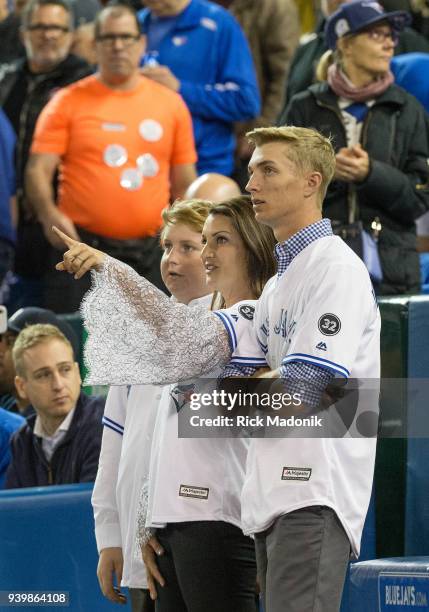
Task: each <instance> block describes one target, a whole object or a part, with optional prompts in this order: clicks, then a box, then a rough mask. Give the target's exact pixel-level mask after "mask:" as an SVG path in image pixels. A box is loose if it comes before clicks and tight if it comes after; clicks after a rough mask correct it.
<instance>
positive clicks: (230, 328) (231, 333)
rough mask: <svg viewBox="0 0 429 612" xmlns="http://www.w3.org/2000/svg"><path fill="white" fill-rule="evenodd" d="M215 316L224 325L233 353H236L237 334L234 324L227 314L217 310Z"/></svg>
mask: <svg viewBox="0 0 429 612" xmlns="http://www.w3.org/2000/svg"><path fill="white" fill-rule="evenodd" d="M213 314H215V315H217V316H218V317H219V319H220V320H221V321H222V323H223V324H224V326H225V329H226V331H227V332H228V338H229V344H230V347H231V352H234V351H235V349H236V348H237V334H236V333H235V328H234V322H233V321H232V320H231V318H230V317H229V316H228V315H227V314H226V313H225V312H222V311H220V310H215V311H214V313H213Z"/></svg>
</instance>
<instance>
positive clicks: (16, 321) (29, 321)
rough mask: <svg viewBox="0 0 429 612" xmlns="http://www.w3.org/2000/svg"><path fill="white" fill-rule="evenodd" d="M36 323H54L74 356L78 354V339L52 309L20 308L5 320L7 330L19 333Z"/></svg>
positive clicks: (70, 327)
mask: <svg viewBox="0 0 429 612" xmlns="http://www.w3.org/2000/svg"><path fill="white" fill-rule="evenodd" d="M37 323H42V324H44V325H45V324H49V325H55V327H58V329H59V330H60V331H62V333H63V334H64V335H65V337H66V338H67V340H68V341H69V342H70V344H71V345H72V348H73V354H74V356H75V358H77V357H78V355H79V341H78V339H77V336H76V334H75V332H74V330H73V328H72V326H71V325H69V324H68V323H67V322H66V321H63V320H62V319H60V318H59V317H58V316H57V315H56V314H55V313H54V312H53V311H52V310H47V309H45V308H36V307H33V306H31V307H28V308H20V309H19V310H17V311H16V312H15V313H14V314H13V315H12V316H11V317H9V319H8V321H7V328H8V330H9V331H12V332H15V333H16V334H19V332H20V331H21V330H23V329H24V327H27V326H28V325H36V324H37Z"/></svg>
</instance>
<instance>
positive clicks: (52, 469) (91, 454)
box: [5, 393, 105, 489]
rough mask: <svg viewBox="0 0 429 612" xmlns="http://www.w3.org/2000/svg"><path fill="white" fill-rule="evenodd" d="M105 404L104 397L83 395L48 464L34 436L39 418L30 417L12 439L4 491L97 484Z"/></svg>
mask: <svg viewBox="0 0 429 612" xmlns="http://www.w3.org/2000/svg"><path fill="white" fill-rule="evenodd" d="M104 403H105V400H104V398H101V397H88V396H87V395H85V394H84V393H81V394H80V396H79V399H78V401H77V404H76V410H75V413H74V415H73V419H72V422H71V423H70V428H69V430H68V431H67V433H66V435H65V437H64V438H63V440H62V441H61V442H60V443H59V444H58V446H57V447H56V449H55V451H54V454H53V455H52V458H51V461H50V462H49V463H48V461H47V460H46V457H45V455H44V453H43V450H42V444H41V439H40V438H38V437H37V436H35V435H34V434H33V429H34V424H35V422H36V415H34V416H32V417H29V418H28V419H27V423H26V424H25V425H24V426H23V427H21V429H19V430H18V431H17V432H16V433H15V434H14V435H13V437H12V440H11V448H12V460H11V463H10V464H9V467H8V470H7V474H6V483H5V488H6V489H16V488H19V487H43V486H47V485H51V484H55V485H58V484H71V483H74V482H94V480H95V477H96V475H97V468H98V458H99V455H100V448H101V436H102V432H103V426H102V423H101V419H102V417H103V412H104Z"/></svg>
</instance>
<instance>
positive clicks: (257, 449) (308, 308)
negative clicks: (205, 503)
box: [242, 236, 380, 556]
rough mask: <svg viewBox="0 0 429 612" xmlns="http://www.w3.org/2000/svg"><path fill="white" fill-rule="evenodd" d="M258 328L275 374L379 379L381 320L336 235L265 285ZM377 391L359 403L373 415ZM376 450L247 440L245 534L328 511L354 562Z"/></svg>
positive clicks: (364, 445) (315, 441)
mask: <svg viewBox="0 0 429 612" xmlns="http://www.w3.org/2000/svg"><path fill="white" fill-rule="evenodd" d="M254 324H255V331H256V334H257V336H258V340H259V342H260V345H261V348H262V349H263V351H264V352H265V353H266V358H267V362H268V364H269V366H270V367H271V368H272V369H276V368H278V367H280V366H281V365H282V364H287V363H289V362H303V363H308V364H315V365H317V366H320V367H323V368H327V369H329V370H330V371H331V372H333V373H334V374H335V375H336V376H338V377H346V378H349V377H352V378H355V379H378V378H379V376H380V340H379V336H380V316H379V312H378V307H377V304H376V301H375V296H374V293H373V290H372V286H371V282H370V279H369V275H368V272H367V270H366V268H365V266H364V264H363V262H362V261H361V260H360V259H359V258H358V257H357V256H356V255H355V254H354V253H353V251H352V250H351V249H349V247H348V246H347V245H346V244H345V243H344V242H343V241H342V240H341V239H340V238H338V237H336V236H327V237H323V238H320V239H318V240H315V241H314V242H312V243H311V244H310V245H309V246H307V247H306V248H305V249H304V250H303V251H301V252H300V253H299V254H298V255H297V256H296V257H295V258H294V259H293V260H292V262H291V264H290V265H289V267H288V268H287V270H286V272H285V273H283V274H282V275H281V277H280V278H277V277H274V278H272V279H270V281H269V282H268V283H267V285H266V287H265V289H264V292H263V294H262V296H261V298H260V300H259V301H258V304H257V309H256V313H255V320H254ZM375 386H376V389H375V392H374V391H373V392H372V394H371V393H370V398H371V399H370V400H369V401H368V396H366V399H365V398H364V404H365V407H366V408H365V409H368V408H369V409H370V410H372V411H374V412H375V413H378V388H377V386H378V383H377V384H376V385H375ZM359 398H360V399H359V402H360V403H361V396H359ZM359 407H360V404H359ZM353 433H354V435H356V431H354V432H353ZM303 435H305V434H303ZM375 447H376V440H375V439H374V438H362V437H361V438H357V437H351V436H350V434H346V436H345V437H343V438H317V437H311V438H287V437H284V438H276V439H275V438H272V439H252V442H251V446H250V450H249V454H248V461H247V470H246V479H245V484H244V488H243V494H242V520H243V529H244V532H245V533H256V532H260V531H263V530H265V529H267V528H268V527H269V526H270V525H271V524H272V523H273V522H274V520H275V519H276V518H277V517H278V516H280V515H283V514H286V513H288V512H292V511H293V510H297V509H299V508H303V507H308V506H312V505H325V506H329V507H331V508H333V509H334V510H335V512H336V513H337V515H338V517H339V519H340V521H341V523H342V524H343V526H344V529H345V531H346V533H347V534H348V537H349V539H350V542H351V546H352V550H353V552H354V554H355V555H356V556H358V554H359V548H360V539H361V533H362V528H363V524H364V520H365V516H366V512H367V509H368V505H369V500H370V495H371V488H372V480H373V469H374V459H375Z"/></svg>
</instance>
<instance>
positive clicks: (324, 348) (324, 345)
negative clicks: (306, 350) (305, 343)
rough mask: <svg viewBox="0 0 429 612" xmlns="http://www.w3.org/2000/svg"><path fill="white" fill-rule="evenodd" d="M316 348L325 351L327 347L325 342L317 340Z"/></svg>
mask: <svg viewBox="0 0 429 612" xmlns="http://www.w3.org/2000/svg"><path fill="white" fill-rule="evenodd" d="M316 348H317V349H319V351H326V350H327V349H328V347H327V346H326V342H319V344H318V345H317V346H316Z"/></svg>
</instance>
